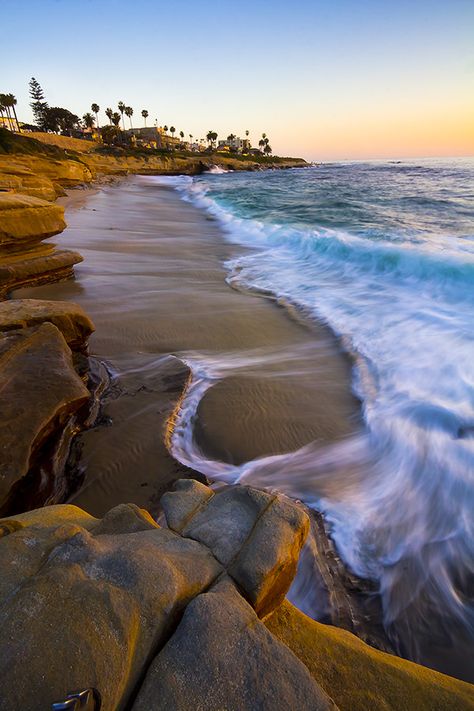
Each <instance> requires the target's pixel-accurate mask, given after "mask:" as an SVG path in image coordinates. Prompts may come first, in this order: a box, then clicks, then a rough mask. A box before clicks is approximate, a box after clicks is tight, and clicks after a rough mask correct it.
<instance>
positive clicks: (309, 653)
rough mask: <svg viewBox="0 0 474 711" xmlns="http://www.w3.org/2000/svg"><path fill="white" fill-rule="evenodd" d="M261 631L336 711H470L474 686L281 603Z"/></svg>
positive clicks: (473, 701)
mask: <svg viewBox="0 0 474 711" xmlns="http://www.w3.org/2000/svg"><path fill="white" fill-rule="evenodd" d="M265 625H266V627H267V628H268V629H269V630H270V632H272V634H273V635H274V636H275V637H277V638H278V639H279V640H280V641H281V642H283V643H284V644H285V645H286V646H287V647H288V648H289V649H291V650H292V651H293V653H294V654H295V655H296V656H297V657H298V658H299V659H300V660H301V661H302V662H303V663H304V664H305V666H306V667H307V668H308V670H309V671H310V673H311V675H312V676H313V678H314V680H315V681H316V682H317V683H318V684H319V685H320V686H321V687H322V688H323V689H324V690H325V691H326V692H327V693H328V694H330V695H331V697H332V698H333V699H334V701H335V703H336V704H337V705H338V707H339V708H340V709H341V711H367V710H368V709H384V710H385V711H401V710H402V709H403V710H404V711H412V710H413V711H434V710H436V711H454V709H455V710H456V711H473V710H474V686H472V685H471V684H466V683H465V682H462V681H458V680H457V679H453V678H451V677H449V676H445V675H444V674H439V673H438V672H435V671H433V670H431V669H427V668H426V667H422V666H420V665H418V664H414V663H413V662H408V661H406V660H405V659H400V657H396V656H395V655H392V654H386V653H385V652H379V651H378V650H376V649H374V648H373V647H370V646H369V645H368V644H365V642H362V640H360V639H358V638H357V637H356V636H355V635H353V634H351V633H350V632H346V631H345V630H342V629H338V628H337V627H333V626H332V625H323V624H321V623H319V622H315V621H314V620H311V619H310V618H309V617H307V616H306V615H304V614H303V613H302V612H300V611H299V610H297V609H296V608H295V607H293V605H291V604H290V603H289V602H288V601H285V602H284V603H283V604H282V606H281V607H279V608H278V609H277V610H276V611H275V612H274V613H273V614H272V615H271V616H270V617H268V618H267V619H266V620H265Z"/></svg>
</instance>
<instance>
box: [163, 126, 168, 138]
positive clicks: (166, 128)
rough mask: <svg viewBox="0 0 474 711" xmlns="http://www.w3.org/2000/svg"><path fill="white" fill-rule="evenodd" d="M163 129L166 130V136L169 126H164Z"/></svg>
mask: <svg viewBox="0 0 474 711" xmlns="http://www.w3.org/2000/svg"><path fill="white" fill-rule="evenodd" d="M163 131H164V132H165V136H166V134H167V133H168V126H163Z"/></svg>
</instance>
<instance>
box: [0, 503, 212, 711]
mask: <svg viewBox="0 0 474 711" xmlns="http://www.w3.org/2000/svg"><path fill="white" fill-rule="evenodd" d="M66 508H71V509H73V510H72V512H68V514H69V515H68V514H67V515H66V516H62V517H61V516H58V519H57V522H58V525H56V526H54V527H51V526H50V525H49V523H50V519H49V518H48V519H47V521H46V525H43V523H42V521H41V516H37V517H36V520H35V519H34V518H33V519H32V518H31V515H30V518H29V525H24V523H25V522H24V521H22V519H21V517H17V518H13V519H6V520H4V521H3V522H1V523H2V524H3V525H4V526H6V525H7V524H10V528H11V529H15V526H14V523H16V524H17V528H16V530H12V532H10V533H8V531H7V535H5V536H3V537H2V538H0V567H1V569H2V571H5V575H4V577H3V579H2V581H1V583H0V597H1V600H0V678H1V679H2V684H1V686H2V692H1V694H0V710H1V711H14V710H15V709H18V710H19V709H22V711H34V710H36V709H49V708H51V704H52V703H53V702H58V701H61V700H62V699H65V698H66V696H67V695H68V693H70V692H72V691H77V690H80V689H83V688H86V687H94V688H97V689H98V690H99V692H100V694H101V696H102V701H103V704H102V709H103V711H117V710H119V709H124V708H127V707H128V703H129V700H130V697H131V695H132V694H133V692H134V690H135V689H136V687H137V685H138V684H139V683H140V681H141V678H142V676H143V674H144V670H145V669H146V667H147V666H148V664H149V662H150V660H151V659H152V658H153V657H154V655H155V654H156V652H157V650H159V649H160V648H161V647H162V646H163V644H164V643H165V642H166V641H167V639H168V637H169V635H170V634H171V633H172V632H173V630H174V628H175V627H176V625H177V624H178V621H179V619H180V617H181V615H182V612H183V610H184V608H185V607H186V605H187V604H188V603H189V602H190V600H192V599H193V598H194V597H195V596H196V595H198V594H199V593H201V592H202V591H204V590H205V589H207V588H208V587H209V586H210V585H211V584H212V583H213V581H214V580H215V579H216V578H217V577H218V576H219V575H220V573H221V571H222V568H221V566H220V565H219V563H218V562H217V561H216V560H215V558H214V557H213V556H212V554H211V553H210V551H209V550H207V549H206V548H205V547H204V546H201V545H200V544H199V543H196V542H195V541H191V540H188V539H184V538H181V537H180V536H178V535H177V534H175V533H173V532H172V531H169V530H167V529H163V528H159V527H158V526H157V524H156V523H155V522H154V521H153V520H152V519H151V518H150V517H149V516H148V515H147V514H146V512H142V511H140V509H137V507H134V506H124V507H120V510H119V511H117V512H114V511H112V512H110V513H109V515H108V517H107V518H106V519H103V520H102V521H97V520H96V519H92V517H87V516H86V517H84V516H83V515H82V516H81V515H78V510H77V509H75V507H66ZM28 516H29V515H27V520H28ZM64 519H66V520H64ZM76 521H77V522H76ZM12 593H14V594H12Z"/></svg>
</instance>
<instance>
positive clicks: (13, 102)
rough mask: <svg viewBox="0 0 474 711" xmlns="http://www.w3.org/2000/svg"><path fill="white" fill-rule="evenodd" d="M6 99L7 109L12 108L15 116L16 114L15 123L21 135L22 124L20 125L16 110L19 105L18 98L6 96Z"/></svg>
mask: <svg viewBox="0 0 474 711" xmlns="http://www.w3.org/2000/svg"><path fill="white" fill-rule="evenodd" d="M6 99H7V107H8V108H10V107H11V108H12V109H13V114H14V116H15V123H16V128H17V131H18V132H19V133H21V128H20V124H19V123H18V116H17V115H16V109H15V106H16V103H17V101H16V97H15V96H13V94H7V95H6Z"/></svg>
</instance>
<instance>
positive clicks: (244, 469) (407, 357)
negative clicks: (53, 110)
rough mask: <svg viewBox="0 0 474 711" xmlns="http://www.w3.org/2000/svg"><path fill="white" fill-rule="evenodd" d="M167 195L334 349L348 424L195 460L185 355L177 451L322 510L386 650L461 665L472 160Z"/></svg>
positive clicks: (246, 283) (471, 355)
mask: <svg viewBox="0 0 474 711" xmlns="http://www.w3.org/2000/svg"><path fill="white" fill-rule="evenodd" d="M173 184H175V185H176V187H177V188H178V189H179V190H180V191H181V193H182V195H183V197H184V198H185V199H187V200H191V201H193V202H195V203H196V204H197V205H200V206H202V207H204V208H206V209H207V210H209V211H210V212H211V213H212V214H213V215H215V216H216V217H217V218H218V219H219V220H220V221H221V223H222V225H223V226H224V230H225V234H226V237H227V239H229V240H232V241H233V242H235V243H236V244H242V245H245V246H250V247H253V248H254V249H253V250H251V251H248V250H243V252H244V253H243V255H242V256H241V257H237V258H235V259H233V260H232V262H230V263H229V264H227V267H228V270H229V277H228V279H229V283H231V284H235V285H239V286H240V287H246V288H250V289H253V290H257V291H263V292H266V293H268V292H270V293H272V294H275V295H276V296H278V297H279V298H281V299H282V300H283V301H285V302H286V303H288V304H291V305H293V306H295V307H297V308H298V309H300V310H301V311H303V312H304V313H305V314H306V315H307V317H309V318H315V319H319V320H323V321H324V322H326V323H327V324H328V325H329V326H330V328H331V329H332V330H333V331H334V332H335V333H336V334H337V335H338V336H339V337H340V338H341V342H342V343H343V345H344V348H345V349H347V351H348V352H350V353H351V354H352V356H353V358H354V369H353V388H354V392H355V393H356V394H357V395H358V397H359V398H360V400H361V403H362V413H363V419H364V431H363V432H362V433H357V434H355V435H354V437H352V438H349V439H346V440H344V441H342V442H340V443H337V444H336V445H332V446H328V447H325V448H322V447H320V446H319V447H318V446H316V445H314V446H311V445H309V446H307V447H305V448H303V449H301V450H299V451H297V452H292V453H289V454H287V455H278V456H274V457H267V458H264V459H260V460H256V461H255V462H248V463H246V464H244V465H242V466H240V467H235V466H231V465H228V464H227V465H225V464H223V463H219V462H211V461H206V460H204V459H203V458H201V460H199V453H198V452H196V451H193V446H192V443H191V441H190V439H189V427H190V423H191V421H192V415H193V413H194V412H195V410H196V407H197V404H198V402H199V400H200V398H201V397H202V395H203V393H204V392H205V390H206V389H207V387H209V385H210V384H211V383H212V382H213V381H214V380H215V379H216V378H218V377H220V376H222V374H223V373H225V365H223V364H222V363H211V362H205V361H201V362H195V363H192V364H191V365H192V366H193V368H194V371H195V382H194V384H193V387H192V388H191V390H190V392H189V394H188V398H187V403H186V407H185V408H184V410H183V414H182V421H181V423H180V426H179V427H178V428H177V430H176V435H175V441H174V447H175V452H176V454H177V456H179V457H180V458H181V459H183V460H185V461H188V462H189V463H192V466H194V467H196V466H197V468H201V469H202V470H203V471H204V472H205V473H207V474H209V475H211V476H216V477H218V478H220V479H226V480H228V481H247V482H254V483H258V484H264V485H268V486H272V485H273V486H275V487H277V488H278V489H280V490H283V491H287V492H288V493H289V494H291V495H292V496H296V497H299V498H301V499H302V500H304V501H305V502H306V503H307V504H309V505H310V506H314V507H315V508H317V509H319V510H321V511H323V512H324V514H325V517H326V520H327V521H328V524H329V526H330V530H331V534H332V536H333V539H334V541H335V543H336V545H337V548H338V551H339V553H340V555H341V557H342V558H343V560H344V561H345V563H346V564H347V565H348V566H349V567H350V568H351V569H352V570H353V571H354V572H355V573H357V574H358V575H360V576H361V577H365V578H370V579H372V580H375V581H377V583H378V585H379V589H380V594H381V598H382V602H383V611H384V622H385V627H386V629H387V631H388V632H389V634H390V635H391V637H392V639H393V641H394V643H395V645H396V646H398V649H399V651H400V652H401V653H403V654H404V655H405V656H408V657H410V658H412V659H421V660H422V661H428V663H431V664H433V665H434V666H439V667H440V668H443V669H445V670H446V669H447V670H448V671H451V672H452V673H456V668H454V670H453V669H451V667H449V665H448V666H446V664H445V663H444V662H439V660H438V658H440V657H442V656H443V655H444V654H445V652H446V650H451V651H452V650H454V649H457V650H458V652H459V650H461V651H460V652H459V653H460V655H461V656H463V655H464V656H465V655H466V654H470V655H471V657H470V658H471V659H472V658H474V655H473V650H474V603H473V599H474V338H473V336H474V160H472V159H458V160H450V161H447V160H430V161H414V160H409V161H401V162H398V161H397V162H366V163H362V162H354V163H336V164H329V165H324V166H321V167H314V168H307V169H295V170H289V171H272V172H262V173H229V174H222V173H218V172H215V173H213V174H206V175H204V176H201V177H198V178H195V179H189V178H182V179H176V180H174V183H173ZM186 433H188V434H186ZM316 616H317V615H316ZM439 650H441V651H439ZM443 650H444V651H443ZM452 654H453V655H454V656H453V659H455V656H456V655H455V653H454V652H452ZM455 664H456V662H454V665H455ZM460 664H462V662H460ZM473 673H474V672H472V673H469V672H466V671H465V670H464V671H461V672H460V675H461V676H464V677H466V678H470V677H472V674H473Z"/></svg>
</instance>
